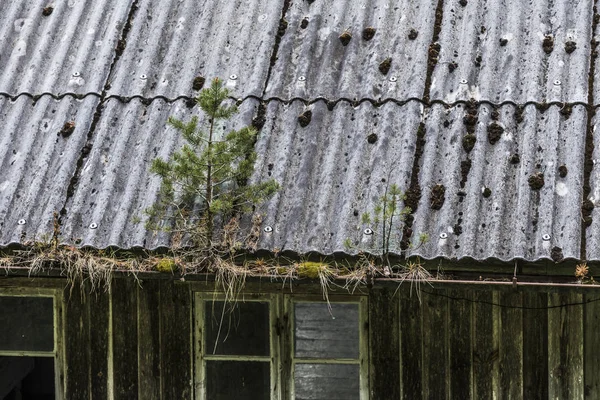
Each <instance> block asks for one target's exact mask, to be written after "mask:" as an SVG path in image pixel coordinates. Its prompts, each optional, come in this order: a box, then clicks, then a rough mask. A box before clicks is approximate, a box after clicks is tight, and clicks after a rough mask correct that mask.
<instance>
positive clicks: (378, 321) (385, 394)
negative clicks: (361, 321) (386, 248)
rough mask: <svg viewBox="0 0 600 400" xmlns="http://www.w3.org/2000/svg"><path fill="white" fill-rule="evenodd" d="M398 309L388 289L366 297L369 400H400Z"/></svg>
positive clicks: (373, 291) (371, 293) (394, 297)
mask: <svg viewBox="0 0 600 400" xmlns="http://www.w3.org/2000/svg"><path fill="white" fill-rule="evenodd" d="M399 311H400V308H399V306H398V296H393V293H392V292H391V291H389V290H388V289H381V290H372V291H371V292H370V295H369V341H370V343H369V348H370V351H371V354H370V356H371V368H370V375H371V379H370V381H371V384H370V388H371V397H370V398H372V399H383V398H389V399H399V398H400V335H399V329H400V316H399Z"/></svg>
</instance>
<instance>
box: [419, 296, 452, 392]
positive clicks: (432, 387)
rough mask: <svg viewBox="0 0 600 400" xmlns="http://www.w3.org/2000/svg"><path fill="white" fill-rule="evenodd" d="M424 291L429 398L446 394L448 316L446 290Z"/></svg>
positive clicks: (425, 376) (426, 371) (425, 358)
mask: <svg viewBox="0 0 600 400" xmlns="http://www.w3.org/2000/svg"><path fill="white" fill-rule="evenodd" d="M432 292H433V293H435V294H425V293H423V299H422V300H423V303H422V311H423V372H424V379H423V380H424V382H425V384H424V395H425V398H427V399H445V398H446V397H447V396H446V395H447V380H446V378H447V377H448V363H447V350H448V346H447V343H448V342H447V316H448V298H447V297H445V295H446V291H445V290H435V291H433V290H432Z"/></svg>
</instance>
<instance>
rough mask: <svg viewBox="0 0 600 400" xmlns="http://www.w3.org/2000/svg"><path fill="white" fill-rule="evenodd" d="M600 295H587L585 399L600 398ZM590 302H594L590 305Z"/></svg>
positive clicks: (585, 310)
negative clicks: (599, 331) (599, 330)
mask: <svg viewBox="0 0 600 400" xmlns="http://www.w3.org/2000/svg"><path fill="white" fill-rule="evenodd" d="M599 298H600V294H594V295H589V294H588V295H585V301H586V302H588V303H587V304H586V305H585V309H584V315H585V317H584V318H585V319H584V325H583V326H584V350H585V354H584V382H585V398H586V399H590V400H591V399H598V398H600V351H598V349H600V334H599V333H598V328H599V327H600V302H599V301H597V300H598V299H599ZM589 301H593V302H591V303H589Z"/></svg>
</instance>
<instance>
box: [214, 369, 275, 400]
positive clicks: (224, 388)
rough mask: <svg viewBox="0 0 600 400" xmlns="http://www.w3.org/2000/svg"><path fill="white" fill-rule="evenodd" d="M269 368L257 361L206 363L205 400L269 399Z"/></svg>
mask: <svg viewBox="0 0 600 400" xmlns="http://www.w3.org/2000/svg"><path fill="white" fill-rule="evenodd" d="M269 369H270V366H269V363H268V362H258V361H207V362H206V398H207V399H211V400H212V399H214V400H261V399H265V400H268V399H269V392H270V391H271V377H270V371H269Z"/></svg>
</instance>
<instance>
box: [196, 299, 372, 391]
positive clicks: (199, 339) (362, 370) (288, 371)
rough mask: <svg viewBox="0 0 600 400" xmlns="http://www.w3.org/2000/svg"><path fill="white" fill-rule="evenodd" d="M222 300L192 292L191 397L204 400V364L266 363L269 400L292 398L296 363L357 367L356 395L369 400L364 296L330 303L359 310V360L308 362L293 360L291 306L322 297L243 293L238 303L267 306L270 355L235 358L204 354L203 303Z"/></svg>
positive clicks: (292, 308) (366, 312)
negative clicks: (210, 362)
mask: <svg viewBox="0 0 600 400" xmlns="http://www.w3.org/2000/svg"><path fill="white" fill-rule="evenodd" d="M212 301H225V296H224V295H223V294H215V293H211V292H194V306H193V309H194V311H193V313H194V341H193V342H194V349H193V351H194V392H195V394H194V398H195V399H201V400H206V394H207V393H206V361H210V360H223V361H263V362H264V361H269V362H270V371H271V374H270V375H271V376H270V378H271V388H270V393H271V397H270V398H271V399H275V400H284V399H285V400H287V399H293V398H294V395H295V394H294V367H295V364H296V362H298V361H302V363H306V362H309V363H313V364H350V365H358V366H359V376H360V383H359V388H360V389H359V393H360V399H361V400H367V399H369V357H368V354H369V352H368V350H369V347H368V343H369V337H368V298H367V296H347V295H345V296H344V295H342V296H330V298H329V302H330V303H335V304H338V303H351V304H358V308H359V314H358V317H359V321H358V324H359V353H358V359H335V358H330V359H321V358H316V359H312V358H311V359H309V358H300V357H294V303H295V302H301V303H320V304H327V302H326V301H324V300H323V298H322V297H321V296H317V295H300V294H289V295H283V294H269V293H266V294H264V293H263V294H244V295H242V297H241V298H240V299H239V300H237V301H240V302H249V301H256V302H267V303H269V322H270V323H269V327H270V331H269V339H270V350H271V354H270V355H269V356H236V355H213V354H207V351H206V343H205V340H204V339H205V338H204V334H205V329H204V323H205V315H204V314H205V313H204V304H205V302H212ZM209 352H210V351H209Z"/></svg>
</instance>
